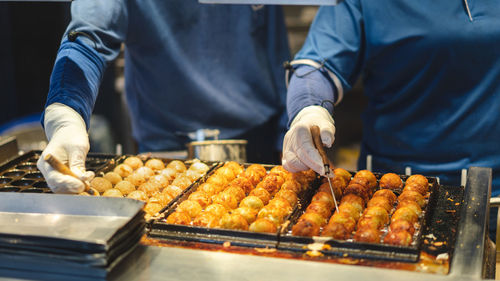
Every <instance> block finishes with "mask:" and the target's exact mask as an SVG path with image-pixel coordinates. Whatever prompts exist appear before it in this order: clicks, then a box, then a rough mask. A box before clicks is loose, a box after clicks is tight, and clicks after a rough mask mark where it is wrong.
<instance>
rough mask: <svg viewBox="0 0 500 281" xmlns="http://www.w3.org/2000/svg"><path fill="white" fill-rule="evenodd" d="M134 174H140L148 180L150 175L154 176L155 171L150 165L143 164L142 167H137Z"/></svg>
mask: <svg viewBox="0 0 500 281" xmlns="http://www.w3.org/2000/svg"><path fill="white" fill-rule="evenodd" d="M134 174H139V175H141V176H143V177H144V178H145V179H146V180H147V179H149V178H150V177H152V176H154V174H155V172H154V171H153V169H151V168H149V167H146V166H142V167H139V168H137V170H135V171H134Z"/></svg>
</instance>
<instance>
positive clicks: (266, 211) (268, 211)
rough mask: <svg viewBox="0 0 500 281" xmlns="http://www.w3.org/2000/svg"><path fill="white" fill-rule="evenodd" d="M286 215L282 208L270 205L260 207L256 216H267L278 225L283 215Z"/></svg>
mask: <svg viewBox="0 0 500 281" xmlns="http://www.w3.org/2000/svg"><path fill="white" fill-rule="evenodd" d="M286 215H288V212H287V211H286V210H283V209H276V208H273V207H270V206H264V208H262V209H260V211H259V213H258V214H257V217H258V218H267V219H268V220H270V221H272V222H273V223H275V224H276V225H279V224H280V223H282V222H283V220H284V218H285V216H286Z"/></svg>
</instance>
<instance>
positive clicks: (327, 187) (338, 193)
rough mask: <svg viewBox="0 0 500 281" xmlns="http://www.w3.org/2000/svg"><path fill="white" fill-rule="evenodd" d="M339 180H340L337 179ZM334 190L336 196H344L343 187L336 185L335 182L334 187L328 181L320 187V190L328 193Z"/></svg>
mask: <svg viewBox="0 0 500 281" xmlns="http://www.w3.org/2000/svg"><path fill="white" fill-rule="evenodd" d="M340 180H341V181H343V179H340ZM337 181H338V180H337ZM332 190H333V193H334V194H335V198H341V197H342V189H340V188H339V187H337V186H334V185H333V183H332V187H331V188H330V184H329V183H328V182H325V183H323V184H321V185H320V186H319V188H318V192H320V191H321V192H325V193H328V194H332Z"/></svg>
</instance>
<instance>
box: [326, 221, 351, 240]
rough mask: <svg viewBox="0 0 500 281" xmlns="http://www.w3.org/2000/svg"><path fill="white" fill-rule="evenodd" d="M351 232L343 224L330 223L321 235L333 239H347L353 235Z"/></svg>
mask: <svg viewBox="0 0 500 281" xmlns="http://www.w3.org/2000/svg"><path fill="white" fill-rule="evenodd" d="M351 232H352V231H349V230H347V229H346V227H345V226H344V225H343V224H338V223H336V224H328V225H326V226H325V227H324V228H323V231H321V236H323V237H332V238H333V239H341V240H345V239H348V238H349V237H350V236H351Z"/></svg>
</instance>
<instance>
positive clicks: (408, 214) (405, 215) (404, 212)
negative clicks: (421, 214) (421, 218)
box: [391, 207, 418, 224]
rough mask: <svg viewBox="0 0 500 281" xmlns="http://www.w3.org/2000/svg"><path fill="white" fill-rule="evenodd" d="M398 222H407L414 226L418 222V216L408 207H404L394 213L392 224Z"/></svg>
mask: <svg viewBox="0 0 500 281" xmlns="http://www.w3.org/2000/svg"><path fill="white" fill-rule="evenodd" d="M397 220H406V221H408V222H409V223H411V224H414V223H416V222H417V221H418V215H417V213H415V211H413V210H412V209H410V208H408V207H402V208H399V209H397V210H396V211H395V212H394V214H393V215H392V218H391V223H392V222H393V221H397Z"/></svg>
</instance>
